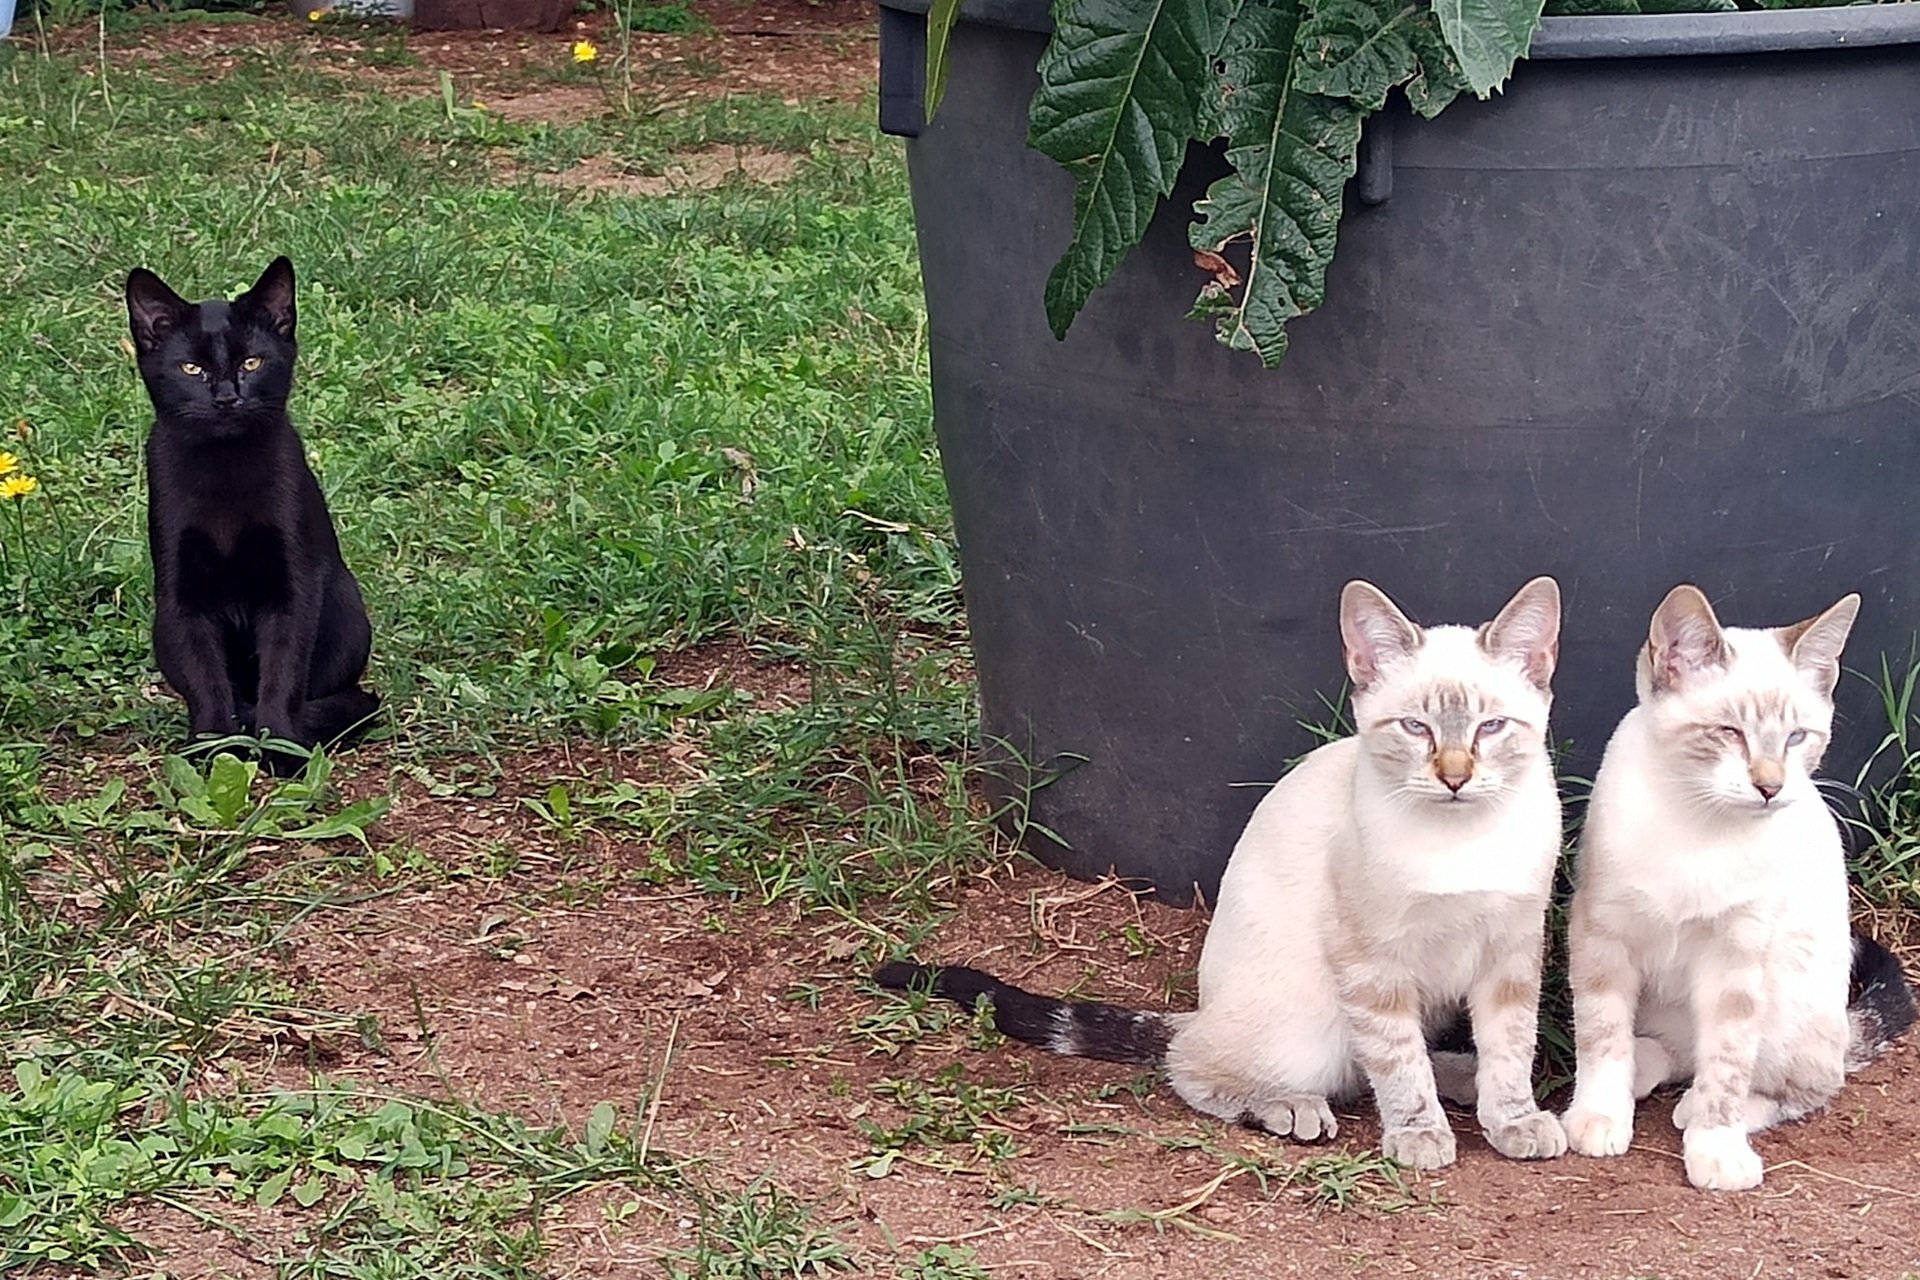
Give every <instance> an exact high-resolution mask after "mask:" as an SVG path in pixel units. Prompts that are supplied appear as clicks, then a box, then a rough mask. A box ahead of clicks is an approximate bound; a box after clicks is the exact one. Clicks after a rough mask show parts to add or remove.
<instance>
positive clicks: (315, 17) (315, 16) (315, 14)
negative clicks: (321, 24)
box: [307, 9, 327, 22]
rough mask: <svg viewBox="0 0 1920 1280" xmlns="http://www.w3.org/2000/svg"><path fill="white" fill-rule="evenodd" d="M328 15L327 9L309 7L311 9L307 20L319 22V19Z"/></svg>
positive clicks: (308, 11)
mask: <svg viewBox="0 0 1920 1280" xmlns="http://www.w3.org/2000/svg"><path fill="white" fill-rule="evenodd" d="M326 16H327V11H326V10H325V9H309V10H307V21H308V22H318V21H320V19H322V18H324V17H326Z"/></svg>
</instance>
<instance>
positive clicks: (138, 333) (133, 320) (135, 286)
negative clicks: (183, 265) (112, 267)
mask: <svg viewBox="0 0 1920 1280" xmlns="http://www.w3.org/2000/svg"><path fill="white" fill-rule="evenodd" d="M190 306H191V304H190V303H188V302H187V300H186V299H185V298H182V297H181V296H180V295H179V294H177V293H175V292H174V291H173V290H171V289H169V288H167V285H166V282H165V281H163V280H162V279H161V278H160V277H159V276H157V275H155V274H153V272H151V271H149V270H147V269H146V268H145V267H135V268H134V269H133V271H132V272H131V273H129V274H128V276H127V322H128V324H129V325H131V326H132V328H133V347H134V350H136V351H138V352H139V353H140V354H142V355H145V354H146V353H147V352H149V351H152V350H153V349H154V348H156V347H158V346H159V345H160V344H161V343H162V342H163V341H165V340H166V336H167V335H168V334H170V333H172V332H173V331H174V330H175V329H178V328H179V327H180V322H181V321H182V320H184V319H185V318H186V315H187V311H188V308H189V307H190Z"/></svg>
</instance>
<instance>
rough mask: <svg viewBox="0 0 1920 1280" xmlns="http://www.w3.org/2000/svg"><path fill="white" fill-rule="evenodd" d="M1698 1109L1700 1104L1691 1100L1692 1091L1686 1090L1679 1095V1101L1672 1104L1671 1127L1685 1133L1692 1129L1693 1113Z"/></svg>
mask: <svg viewBox="0 0 1920 1280" xmlns="http://www.w3.org/2000/svg"><path fill="white" fill-rule="evenodd" d="M1699 1109H1700V1104H1699V1103H1697V1102H1695V1101H1694V1100H1693V1090H1692V1089H1688V1090H1687V1091H1686V1092H1685V1093H1683V1094H1681V1095H1680V1101H1678V1102H1676V1103H1674V1104H1673V1127H1674V1128H1676V1129H1678V1130H1680V1132H1682V1133H1685V1132H1686V1131H1687V1130H1688V1129H1690V1128H1692V1127H1693V1116H1694V1112H1696V1111H1698V1110H1699Z"/></svg>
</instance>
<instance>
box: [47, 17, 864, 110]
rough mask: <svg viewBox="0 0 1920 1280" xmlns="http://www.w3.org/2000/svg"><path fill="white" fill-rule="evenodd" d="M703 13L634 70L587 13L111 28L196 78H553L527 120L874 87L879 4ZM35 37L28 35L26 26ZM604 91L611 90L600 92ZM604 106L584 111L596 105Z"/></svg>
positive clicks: (111, 45) (415, 87) (138, 56)
mask: <svg viewBox="0 0 1920 1280" xmlns="http://www.w3.org/2000/svg"><path fill="white" fill-rule="evenodd" d="M693 7H694V9H695V11H696V12H698V13H700V14H701V15H702V16H703V17H705V18H706V20H707V21H708V23H709V24H710V28H711V29H710V30H707V31H704V32H701V33H697V34H689V35H663V34H658V33H653V32H632V33H630V34H629V37H628V42H627V49H628V54H629V58H630V66H629V67H621V66H619V65H618V64H617V58H616V55H617V53H618V50H619V33H618V32H617V31H616V30H615V29H614V27H613V18H612V16H611V15H610V14H607V13H597V14H588V15H582V16H580V17H579V18H578V19H576V20H575V21H573V22H571V23H569V24H568V26H567V28H566V29H565V30H563V31H559V32H555V33H552V34H540V33H532V32H514V31H411V30H409V29H408V28H407V27H406V26H404V25H403V24H399V23H380V22H373V23H359V22H350V21H340V20H335V19H326V20H323V21H320V22H310V21H308V20H306V19H305V18H303V17H300V16H296V15H294V14H292V13H289V12H287V11H285V10H281V9H274V10H272V11H270V12H269V13H267V14H264V15H262V16H260V17H259V18H257V19H255V20H252V21H220V22H204V23H202V22H192V21H180V22H168V23H164V24H154V25H146V26H141V27H137V28H134V29H131V30H128V31H125V32H120V33H111V32H110V33H108V35H107V40H106V55H107V59H108V62H109V64H124V63H127V62H133V63H138V64H142V65H145V66H155V65H158V64H164V63H168V62H174V63H186V64H190V65H191V67H192V68H193V69H194V70H196V71H198V72H206V71H212V72H224V71H230V70H232V69H233V68H234V67H235V66H237V65H238V64H239V63H240V61H241V60H243V59H248V58H257V57H259V56H260V55H261V54H262V53H263V52H264V51H267V50H273V51H276V52H282V53H284V52H288V51H291V52H292V53H293V55H294V56H295V57H297V58H299V59H302V60H305V61H308V62H310V63H311V64H312V65H314V66H317V67H320V68H322V69H325V70H330V71H334V72H338V73H339V74H340V75H341V76H343V77H344V78H345V79H347V80H349V81H351V82H352V83H355V84H358V85H361V86H364V87H366V88H369V89H372V90H376V91H379V92H396V91H397V92H408V93H418V94H422V95H437V94H438V93H439V92H440V75H441V73H442V72H445V73H447V74H448V75H450V76H452V77H453V79H454V82H455V88H456V90H457V92H459V94H460V95H461V96H462V98H479V99H481V100H483V101H485V102H486V103H487V104H488V105H489V106H492V105H494V104H495V103H496V102H497V101H499V100H502V99H505V98H509V97H513V96H516V95H520V96H525V95H529V94H544V93H546V92H547V91H548V90H549V89H550V88H551V87H552V86H554V85H556V84H557V83H561V82H565V83H564V84H563V86H562V87H563V88H564V89H565V90H566V91H567V92H568V94H569V95H571V101H572V104H573V105H572V106H571V107H570V108H569V110H568V113H566V114H562V115H558V116H549V115H534V116H528V117H526V118H530V119H561V120H579V119H587V118H591V117H592V116H594V115H599V114H603V113H604V112H605V110H606V109H607V103H608V102H609V101H610V97H609V95H613V96H618V92H619V90H620V89H621V88H622V87H623V86H624V84H625V82H626V79H627V77H628V75H629V74H630V75H631V79H632V87H633V92H634V94H635V96H636V98H637V99H638V100H639V101H640V102H642V103H643V104H645V105H647V106H649V107H659V106H664V105H667V104H670V103H672V102H673V101H675V100H679V99H685V98H693V97H701V96H724V95H728V94H764V95H769V96H773V97H778V98H782V99H784V100H786V101H789V102H799V101H802V100H819V99H837V100H843V101H851V100H857V99H858V98H860V97H861V96H862V95H864V94H865V93H866V92H867V90H868V89H869V87H870V86H871V85H873V84H874V83H875V77H876V75H877V70H878V65H879V63H878V59H879V45H878V40H877V38H876V36H875V19H874V10H873V9H872V7H871V6H870V5H869V4H867V3H865V2H864V0H823V2H822V3H821V4H818V5H809V4H806V3H805V2H804V0H775V2H774V3H770V4H761V3H753V4H743V3H734V2H733V0H701V2H700V3H697V4H695V5H694V6H693ZM16 34H17V35H21V36H23V37H24V36H25V34H26V33H25V32H21V31H16ZM98 38H99V33H98V31H97V29H96V28H94V27H92V26H88V25H79V26H74V27H68V28H63V29H59V30H56V31H53V32H51V33H50V34H49V43H50V45H52V47H54V48H56V49H58V50H61V51H62V52H65V53H68V54H70V55H71V56H73V57H75V58H77V59H80V60H82V61H91V60H92V59H93V57H94V56H95V49H96V41H97V40H98ZM581 39H587V40H591V41H593V42H594V43H595V44H596V45H597V46H598V47H599V51H600V57H599V59H598V60H597V62H596V63H595V64H594V66H595V68H596V69H597V71H598V78H599V81H600V83H599V84H584V85H583V84H581V83H580V80H579V77H580V76H581V74H582V72H581V71H580V70H579V69H578V68H576V66H575V64H574V61H573V56H572V46H573V44H574V42H575V41H576V40H581ZM603 86H604V90H605V91H604V92H603ZM589 99H590V100H591V101H592V103H593V104H594V106H593V108H592V109H589V108H588V106H587V103H588V100H589Z"/></svg>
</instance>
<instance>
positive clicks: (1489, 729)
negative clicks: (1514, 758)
mask: <svg viewBox="0 0 1920 1280" xmlns="http://www.w3.org/2000/svg"><path fill="white" fill-rule="evenodd" d="M1506 727H1507V718H1506V717H1505V716H1495V717H1494V718H1493V719H1491V720H1482V721H1481V722H1480V727H1479V728H1478V729H1476V730H1474V734H1475V736H1477V737H1481V738H1491V737H1492V736H1493V735H1494V734H1496V733H1499V732H1500V731H1501V730H1502V729H1504V728H1506Z"/></svg>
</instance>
